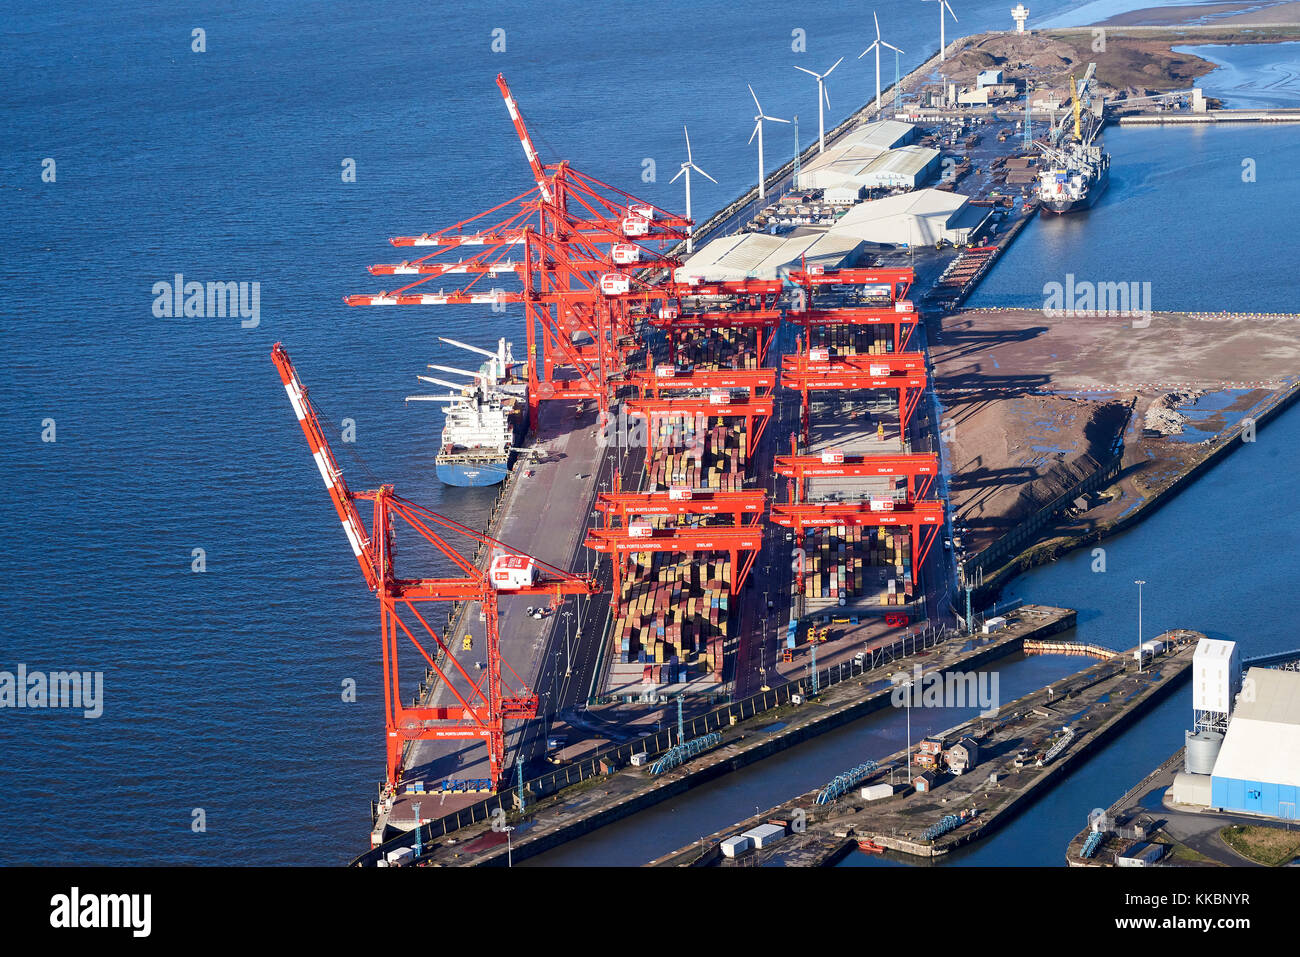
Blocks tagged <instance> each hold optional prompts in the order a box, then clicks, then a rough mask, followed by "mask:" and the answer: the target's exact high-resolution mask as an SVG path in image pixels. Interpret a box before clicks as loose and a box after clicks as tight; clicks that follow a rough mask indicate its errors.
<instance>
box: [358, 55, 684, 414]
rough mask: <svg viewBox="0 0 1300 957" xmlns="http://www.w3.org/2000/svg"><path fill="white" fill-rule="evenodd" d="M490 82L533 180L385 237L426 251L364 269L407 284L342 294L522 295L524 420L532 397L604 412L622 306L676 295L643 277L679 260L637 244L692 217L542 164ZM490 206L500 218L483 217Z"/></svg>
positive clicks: (391, 300) (367, 300) (478, 298)
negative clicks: (509, 193) (418, 231)
mask: <svg viewBox="0 0 1300 957" xmlns="http://www.w3.org/2000/svg"><path fill="white" fill-rule="evenodd" d="M497 85H498V87H499V88H500V90H501V95H502V97H503V98H504V100H505V104H506V109H507V111H508V112H509V114H510V119H511V121H512V122H513V123H514V126H515V132H516V133H517V134H518V136H519V141H520V143H521V145H522V146H523V150H524V155H525V157H526V158H527V160H528V164H529V167H530V169H531V170H532V174H533V179H534V180H535V182H536V186H535V187H534V188H533V189H530V190H529V191H527V192H525V193H522V194H520V195H518V196H516V197H514V198H512V199H510V200H507V201H506V202H504V203H502V204H500V205H499V206H496V207H494V208H492V209H490V210H487V211H486V212H484V213H480V214H479V215H477V216H473V217H470V218H469V219H466V220H462V221H461V222H459V223H456V224H455V225H453V226H450V227H448V228H446V229H444V230H441V231H439V232H435V233H424V234H422V235H420V236H402V237H397V238H395V239H392V240H390V242H391V243H392V244H393V245H394V246H398V247H419V246H427V247H432V248H433V251H432V252H430V253H429V254H428V255H426V256H424V257H422V258H420V259H416V260H411V261H407V262H402V263H396V264H388V265H377V266H372V267H371V270H370V271H371V272H372V273H374V274H375V275H395V276H409V277H411V281H410V282H409V283H407V284H406V285H405V286H402V287H401V288H399V289H397V290H394V291H391V292H388V291H385V292H380V293H378V294H375V295H359V296H348V297H346V298H345V301H346V302H347V303H348V304H349V305H353V306H358V305H456V304H462V303H481V304H489V305H505V304H511V303H518V304H522V305H523V307H524V320H525V328H526V331H527V336H528V361H527V364H526V367H527V370H528V385H529V390H528V401H529V421H530V424H531V425H532V426H536V424H537V414H538V408H539V404H540V403H541V402H543V401H546V400H550V399H580V398H583V399H585V398H594V399H595V400H596V402H597V407H598V408H599V409H600V411H601V412H602V413H603V412H605V411H606V409H607V408H608V402H609V395H608V393H609V380H610V378H611V377H612V376H614V375H615V374H617V373H618V372H620V371H622V366H623V362H624V360H625V359H626V357H627V354H628V353H629V352H630V351H631V350H632V348H633V347H634V346H635V336H634V329H633V326H632V319H631V307H632V306H634V305H640V306H645V305H646V304H649V303H655V302H659V301H662V300H664V299H666V298H670V297H672V296H674V295H675V293H674V290H673V289H672V287H671V284H668V285H663V286H655V285H651V284H650V283H649V282H648V281H647V279H646V278H645V277H646V276H647V275H650V274H653V273H656V272H662V271H663V270H669V271H671V269H672V268H674V267H675V266H677V265H679V262H678V261H677V260H676V259H672V258H670V257H667V256H665V255H664V254H663V253H662V252H656V251H654V250H652V249H650V248H648V247H647V246H645V245H642V244H643V243H647V242H658V243H660V245H661V246H662V244H663V243H664V242H668V241H676V240H680V239H684V238H685V237H686V235H687V228H688V226H689V225H690V223H689V221H688V220H686V219H683V218H682V217H680V216H673V215H671V214H669V213H666V212H665V211H663V210H662V209H659V208H658V207H656V206H654V205H652V204H650V203H647V202H645V201H643V200H639V199H637V198H636V197H635V196H632V195H631V194H630V193H626V192H624V191H623V190H620V189H618V188H616V187H613V186H610V185H608V184H607V183H603V182H601V181H599V180H597V179H595V178H594V177H591V176H588V175H586V174H585V173H582V172H579V171H578V170H576V169H574V168H573V167H571V166H570V165H569V164H568V163H567V162H561V163H557V164H551V165H543V164H542V162H541V160H540V158H539V157H538V154H537V150H536V148H535V147H534V146H533V142H532V137H531V136H530V134H529V132H528V128H527V126H526V125H525V123H524V119H523V115H522V113H521V112H520V110H519V106H518V104H517V103H516V101H515V99H514V96H513V95H512V94H511V92H510V88H509V86H507V84H506V81H505V78H504V77H503V76H500V75H498V76H497ZM509 210H514V211H513V212H510V211H509ZM497 215H501V216H504V217H505V218H504V219H499V220H496V219H493V217H495V216H497ZM466 248H470V249H474V250H476V251H475V252H474V253H473V255H471V256H469V257H468V258H463V257H462V258H460V259H457V260H455V261H451V260H450V259H449V258H443V257H444V254H446V253H448V252H449V251H455V252H456V253H457V254H459V253H460V252H461V251H462V250H464V249H466ZM447 276H453V277H460V278H461V279H468V282H466V283H465V285H463V286H462V287H461V288H460V289H458V290H455V291H452V292H450V293H449V292H445V291H444V290H442V289H438V290H437V291H436V292H435V291H433V289H432V287H431V286H429V285H428V284H429V283H430V281H431V280H433V279H435V278H439V277H447ZM485 276H486V277H490V278H491V279H496V278H501V277H508V276H509V277H514V278H517V279H518V280H520V281H521V283H522V286H523V288H522V290H520V291H518V292H505V291H503V290H499V289H487V288H483V286H482V285H480V282H481V280H482V279H483V278H484V277H485ZM539 335H540V338H541V343H540V346H541V349H540V356H539V352H538V345H539V344H538V337H539ZM539 358H540V365H541V369H540V372H539V370H538V360H539Z"/></svg>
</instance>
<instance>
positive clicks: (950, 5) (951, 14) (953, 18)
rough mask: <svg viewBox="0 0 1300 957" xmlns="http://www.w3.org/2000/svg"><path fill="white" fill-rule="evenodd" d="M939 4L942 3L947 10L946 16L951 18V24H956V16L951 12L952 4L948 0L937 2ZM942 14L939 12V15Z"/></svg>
mask: <svg viewBox="0 0 1300 957" xmlns="http://www.w3.org/2000/svg"><path fill="white" fill-rule="evenodd" d="M939 2H940V3H942V4H943V5H944V6H945V7H947V8H948V14H949V15H950V16H951V17H952V22H953V23H956V22H957V14H955V13H953V12H952V4H951V3H949V2H948V0H939ZM942 12H943V11H940V13H942Z"/></svg>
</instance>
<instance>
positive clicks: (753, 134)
mask: <svg viewBox="0 0 1300 957" xmlns="http://www.w3.org/2000/svg"><path fill="white" fill-rule="evenodd" d="M762 125H763V121H762V120H761V119H760V120H759V121H758V122H757V123H755V124H754V132H752V133H750V134H749V142H750V143H752V142H754V137H755V136H757V135H758V130H759V128H760V127H761V126H762Z"/></svg>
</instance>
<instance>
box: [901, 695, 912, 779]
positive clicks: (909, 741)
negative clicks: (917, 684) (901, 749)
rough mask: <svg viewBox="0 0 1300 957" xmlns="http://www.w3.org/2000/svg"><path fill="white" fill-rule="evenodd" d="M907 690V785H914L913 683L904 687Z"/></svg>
mask: <svg viewBox="0 0 1300 957" xmlns="http://www.w3.org/2000/svg"><path fill="white" fill-rule="evenodd" d="M903 687H904V688H906V689H907V783H908V784H911V783H912V682H910V681H908V682H906V683H905V684H904V685H903Z"/></svg>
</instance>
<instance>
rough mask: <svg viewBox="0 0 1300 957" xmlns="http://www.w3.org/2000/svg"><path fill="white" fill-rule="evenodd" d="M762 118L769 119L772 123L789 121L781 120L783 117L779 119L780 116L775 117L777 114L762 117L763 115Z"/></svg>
mask: <svg viewBox="0 0 1300 957" xmlns="http://www.w3.org/2000/svg"><path fill="white" fill-rule="evenodd" d="M763 120H771V121H772V122H773V123H789V122H790V121H789V120H783V119H781V118H780V117H777V116H764V117H763ZM763 120H759V122H760V123H761V122H763Z"/></svg>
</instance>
